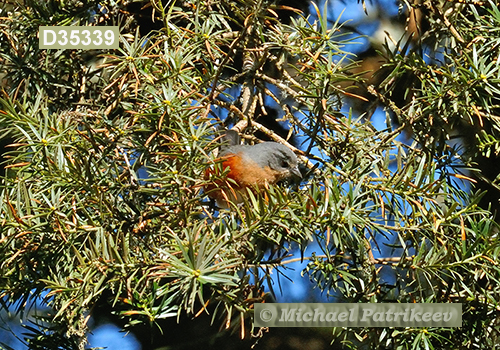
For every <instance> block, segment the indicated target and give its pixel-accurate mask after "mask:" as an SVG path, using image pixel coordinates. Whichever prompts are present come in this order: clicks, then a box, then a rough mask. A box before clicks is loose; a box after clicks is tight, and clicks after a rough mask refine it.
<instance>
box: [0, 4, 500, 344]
mask: <svg viewBox="0 0 500 350" xmlns="http://www.w3.org/2000/svg"><path fill="white" fill-rule="evenodd" d="M62 3H63V2H62V1H61V2H60V1H37V0H27V1H25V2H24V3H23V4H16V5H12V4H6V5H4V6H5V7H4V8H3V9H2V13H1V16H2V18H3V19H2V22H0V42H1V46H0V73H1V74H3V77H2V79H3V80H2V84H3V92H2V98H1V100H0V102H1V107H0V108H1V109H0V124H1V126H2V133H1V135H2V139H3V140H4V143H5V144H6V145H8V147H6V148H5V149H6V151H7V153H6V154H4V159H5V162H4V172H5V174H4V177H3V180H2V185H1V188H0V296H2V297H3V299H2V300H3V305H4V306H9V305H11V304H12V303H14V302H16V301H19V300H21V301H22V302H20V303H18V304H16V305H17V307H18V309H19V310H24V308H25V307H27V306H29V300H30V298H32V296H33V295H35V296H42V297H43V298H44V300H45V302H46V303H47V304H48V305H49V306H50V307H51V308H52V310H54V313H53V314H47V315H45V316H44V320H45V321H49V322H50V326H43V325H41V326H40V327H41V328H40V329H35V328H32V329H31V331H32V335H31V337H29V339H28V340H27V341H28V343H30V344H31V345H30V346H31V347H32V348H37V349H48V348H68V349H70V348H73V349H83V348H84V345H85V339H86V332H87V331H88V328H87V322H88V319H89V317H90V316H91V315H92V314H93V310H94V308H95V307H96V305H100V304H103V303H105V304H108V305H110V306H111V307H112V309H113V310H114V312H115V313H116V314H117V315H118V316H119V317H120V318H121V319H122V320H123V322H124V323H125V327H127V328H128V329H131V330H132V331H133V329H134V327H135V326H138V325H151V327H153V328H154V327H161V322H162V320H164V319H170V318H171V319H175V318H182V316H184V315H189V316H193V317H194V316H199V315H200V314H202V313H205V312H208V313H210V315H211V317H212V315H213V322H214V323H215V324H217V325H222V326H223V328H227V329H233V330H237V331H238V333H239V334H240V335H241V336H242V337H248V336H249V334H252V335H258V336H262V334H263V333H262V332H260V330H259V329H254V328H253V326H252V321H251V318H252V305H253V304H254V303H258V302H263V301H264V300H266V299H267V298H269V297H268V295H267V294H266V293H265V291H269V290H270V293H271V294H272V293H273V290H274V288H275V287H276V285H275V281H273V280H272V279H271V277H273V276H276V275H277V274H278V275H281V276H287V275H288V274H289V270H287V265H288V263H289V262H290V261H292V260H295V258H303V259H304V260H306V261H308V262H309V263H308V265H307V267H306V269H305V270H304V271H303V273H304V274H306V275H308V276H309V278H310V280H311V281H312V284H311V288H313V287H314V286H316V287H318V288H320V289H321V290H323V291H324V293H326V294H329V295H333V296H335V297H336V298H337V300H343V301H349V302H384V301H387V302H393V301H396V300H397V301H400V302H431V303H437V302H458V303H463V312H464V313H463V327H462V328H459V329H432V328H419V329H409V328H408V329H403V328H402V329H383V328H377V329H358V328H352V329H335V330H334V331H333V333H332V340H334V341H336V342H338V343H340V342H342V343H343V346H345V347H349V346H352V347H353V348H357V347H359V348H370V349H379V348H380V349H385V348H389V349H420V348H436V349H444V348H449V349H458V348H469V349H472V348H477V349H492V348H494V346H496V344H497V343H498V334H497V333H495V326H496V325H497V323H498V312H499V311H498V301H499V300H500V298H499V292H500V284H499V283H498V282H499V277H500V269H499V268H498V252H499V248H500V247H499V238H498V226H497V223H496V221H495V208H496V206H497V205H498V197H496V198H494V197H495V186H498V179H496V174H493V176H492V175H491V174H492V171H486V170H491V169H492V168H491V167H489V164H488V163H492V162H494V161H495V160H497V158H498V153H499V149H500V148H499V147H498V144H499V142H500V138H499V130H500V119H499V117H498V110H499V107H500V106H499V105H498V103H499V101H500V100H499V95H500V90H499V82H500V73H499V72H500V71H499V57H500V56H499V55H500V52H499V50H500V45H498V40H499V39H498V35H497V33H498V28H499V27H500V9H499V8H498V7H497V6H496V5H495V4H494V3H493V2H481V3H479V2H475V1H466V2H458V1H457V2H455V1H444V0H442V1H432V2H431V1H427V2H426V1H423V2H420V1H415V3H413V2H411V1H408V2H405V3H404V4H402V5H405V6H406V9H407V10H408V9H410V8H415V9H416V10H418V11H421V12H422V13H423V14H424V15H425V16H426V21H427V27H428V28H426V29H427V30H426V31H425V32H423V31H422V32H420V34H419V37H418V38H415V37H412V38H408V37H406V38H403V39H402V40H401V41H400V42H399V43H398V45H397V46H396V49H394V50H392V51H389V50H386V51H385V52H384V53H383V55H384V57H385V65H384V67H383V69H381V72H379V74H384V76H383V79H381V80H380V83H379V84H377V85H376V86H364V84H363V79H362V77H361V76H360V75H356V74H353V73H352V72H353V67H354V66H355V64H356V63H355V57H354V56H351V55H349V54H348V53H346V52H344V47H345V45H346V44H348V43H350V42H351V41H352V40H353V39H352V37H350V36H346V35H345V33H344V32H343V31H342V24H341V22H340V21H335V22H332V21H329V20H328V19H327V17H328V13H327V10H326V9H327V6H325V7H324V8H325V10H324V11H323V9H322V6H321V5H317V7H316V6H315V7H313V13H312V16H310V17H307V16H306V15H304V14H302V13H301V12H300V11H299V10H295V9H293V8H292V7H291V6H288V5H287V4H285V3H282V4H276V3H274V2H268V1H261V0H251V1H230V0H223V1H219V2H213V3H212V2H204V1H194V2H189V1H186V2H174V1H170V2H167V1H165V2H160V1H151V2H144V3H141V6H139V7H137V6H136V7H134V8H133V9H134V11H136V12H134V13H133V12H132V8H131V7H130V6H131V4H133V3H131V4H130V3H128V2H126V1H87V2H79V1H67V3H66V4H64V5H63V4H62ZM142 5H144V6H142ZM139 9H140V10H139ZM144 11H146V13H144ZM409 13H411V12H409ZM144 18H147V19H150V18H154V19H155V22H154V23H153V24H154V28H155V29H157V30H151V31H146V32H145V31H144V28H145V27H146V24H145V23H144V22H141V21H144ZM141 23H142V24H141ZM139 24H141V25H142V27H141V30H139ZM41 25H119V26H120V30H121V34H122V37H121V44H120V49H119V50H114V51H106V50H103V51H102V52H99V51H92V52H85V51H80V50H61V51H57V50H39V49H38V38H37V36H36V33H37V31H38V26H41ZM355 85H356V86H355ZM359 86H364V88H366V91H368V92H369V94H371V96H372V97H373V100H372V101H374V102H376V103H380V104H382V105H384V106H385V112H386V115H387V128H385V129H383V130H380V129H377V128H375V127H374V126H373V125H372V124H371V122H370V120H369V117H370V115H366V114H365V115H362V116H356V115H353V114H352V113H349V112H344V111H345V109H342V107H343V106H344V104H345V101H346V99H348V98H352V99H362V100H363V101H365V100H366V98H365V97H362V96H361V95H358V94H357V92H356V91H359ZM402 96H403V97H402ZM224 128H234V129H236V130H238V131H240V132H241V133H242V134H243V135H244V138H245V140H246V142H248V143H252V142H258V139H265V140H274V141H277V142H280V143H283V144H285V145H287V146H289V147H290V148H292V149H293V150H294V151H295V152H296V153H297V154H298V155H299V157H300V159H301V162H302V164H303V169H302V170H303V174H304V180H303V181H302V183H301V184H300V186H288V185H287V184H281V185H278V186H271V187H270V188H269V189H267V190H264V191H262V192H260V193H249V194H248V198H247V200H246V202H245V203H244V204H243V205H242V206H234V207H232V208H231V209H230V210H220V211H218V210H217V209H216V208H214V206H213V204H211V203H210V201H209V199H208V198H207V197H206V195H205V194H204V192H203V188H204V185H205V184H207V183H208V182H211V181H213V180H214V179H213V178H207V177H206V176H205V170H206V168H207V167H209V166H216V165H214V158H215V154H214V153H216V152H215V151H216V150H217V148H218V146H219V143H218V141H217V137H218V136H220V130H221V129H224ZM480 160H483V162H482V163H481V162H480ZM485 160H486V161H485ZM483 166H484V168H482V167H483ZM493 173H494V171H493ZM476 181H481V183H486V184H488V185H489V186H490V188H489V190H490V192H488V193H489V197H488V198H490V202H488V201H485V200H484V199H485V197H484V192H483V191H482V190H479V189H478V188H476V187H475V182H476ZM492 194H493V198H494V200H491V198H492ZM489 203H491V204H489ZM313 243H314V244H317V245H318V251H317V252H316V253H315V254H313V255H311V256H303V257H301V255H302V254H301V252H303V251H304V250H305V248H306V247H307V246H308V245H311V244H313ZM291 254H295V255H294V256H293V257H291ZM387 276H391V278H389V279H388V278H387ZM388 280H392V281H393V282H387V281H388ZM183 320H184V319H183ZM183 322H189V321H183ZM163 331H164V332H166V333H167V334H168V329H164V330H163ZM215 331H216V330H215V329H214V332H215ZM271 332H272V330H271ZM265 337H266V335H264V338H265ZM50 344H56V345H55V346H53V345H50Z"/></svg>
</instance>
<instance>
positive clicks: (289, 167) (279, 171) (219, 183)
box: [205, 130, 302, 209]
mask: <svg viewBox="0 0 500 350" xmlns="http://www.w3.org/2000/svg"><path fill="white" fill-rule="evenodd" d="M222 140H223V145H222V146H221V148H220V152H219V153H220V154H219V156H218V158H217V159H215V162H216V163H220V164H221V166H220V167H215V168H208V169H207V171H206V174H205V175H206V178H207V179H209V178H210V177H211V176H213V175H216V177H219V179H216V180H214V181H213V182H212V183H209V184H208V185H206V186H205V192H206V193H207V194H208V196H209V197H210V198H212V199H215V202H216V204H217V206H218V207H219V208H223V209H228V208H229V207H230V203H229V202H231V203H234V204H239V203H242V202H243V201H244V196H245V194H246V193H247V189H251V190H258V189H261V188H264V187H266V186H267V185H273V184H276V183H278V182H280V181H283V180H297V179H301V178H302V174H301V173H300V170H299V162H298V159H297V156H296V155H295V153H293V152H292V150H290V148H288V147H287V146H285V145H282V144H280V143H277V142H272V141H267V142H262V143H258V144H256V145H241V144H240V137H239V135H238V133H237V132H236V131H235V130H228V131H227V132H226V134H225V135H224V136H223V137H222ZM226 171H227V173H226ZM223 174H225V178H222V179H221V178H220V177H221V175H223Z"/></svg>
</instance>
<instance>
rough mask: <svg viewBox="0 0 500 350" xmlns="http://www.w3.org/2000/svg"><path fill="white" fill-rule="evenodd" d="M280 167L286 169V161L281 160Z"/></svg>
mask: <svg viewBox="0 0 500 350" xmlns="http://www.w3.org/2000/svg"><path fill="white" fill-rule="evenodd" d="M281 167H282V168H288V167H289V165H288V162H287V161H286V160H282V161H281Z"/></svg>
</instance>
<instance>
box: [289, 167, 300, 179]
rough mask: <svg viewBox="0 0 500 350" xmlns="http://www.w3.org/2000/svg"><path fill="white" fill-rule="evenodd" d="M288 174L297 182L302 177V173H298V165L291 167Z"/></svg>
mask: <svg viewBox="0 0 500 350" xmlns="http://www.w3.org/2000/svg"><path fill="white" fill-rule="evenodd" d="M290 174H291V175H292V177H293V179H294V180H295V181H297V182H299V181H300V180H301V179H302V174H301V173H300V170H299V167H298V166H296V167H295V168H291V169H290Z"/></svg>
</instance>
